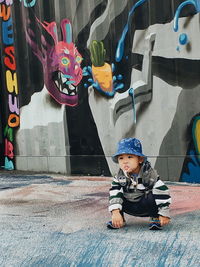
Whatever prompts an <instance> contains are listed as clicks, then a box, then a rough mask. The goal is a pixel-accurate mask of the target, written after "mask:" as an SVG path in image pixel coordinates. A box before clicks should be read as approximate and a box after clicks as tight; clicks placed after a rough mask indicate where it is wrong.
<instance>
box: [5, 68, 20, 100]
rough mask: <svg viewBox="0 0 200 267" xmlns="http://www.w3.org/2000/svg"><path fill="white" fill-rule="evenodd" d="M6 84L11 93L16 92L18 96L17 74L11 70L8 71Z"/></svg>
mask: <svg viewBox="0 0 200 267" xmlns="http://www.w3.org/2000/svg"><path fill="white" fill-rule="evenodd" d="M6 84H7V89H8V91H9V92H10V93H13V92H15V93H16V95H18V86H17V74H16V73H13V74H12V72H11V71H10V70H7V71H6Z"/></svg>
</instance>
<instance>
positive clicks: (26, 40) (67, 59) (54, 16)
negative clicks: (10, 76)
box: [0, 0, 200, 183]
mask: <svg viewBox="0 0 200 267" xmlns="http://www.w3.org/2000/svg"><path fill="white" fill-rule="evenodd" d="M199 7H200V1H199V0H196V1H191V2H190V1H189V2H188V1H181V0H173V1H171V0H159V1H155V0H148V1H147V0H141V1H136V0H135V1H128V0H126V1H120V0H108V1H105V0H94V1H91V0H82V1H72V0H62V1H61V0H59V1H55V0H50V1H48V2H46V1H45V0H40V1H39V0H38V1H34V2H31V4H30V3H29V4H27V3H26V1H18V0H16V1H15V2H14V3H12V4H11V5H10V4H8V3H7V2H6V1H4V2H3V3H1V8H2V10H3V8H6V9H5V10H8V8H11V11H12V13H11V15H10V16H11V18H12V19H13V34H14V37H15V38H14V39H13V42H14V44H15V55H16V62H17V65H16V69H17V75H18V76H17V77H18V87H19V92H18V95H19V108H18V110H20V125H18V128H16V132H15V133H14V140H13V143H12V146H13V149H11V150H12V153H8V152H9V149H8V146H7V143H5V144H4V146H5V147H6V146H7V150H5V151H7V153H6V154H5V153H3V152H2V150H1V154H0V156H1V160H2V158H3V157H5V156H6V157H7V161H8V160H10V161H12V160H13V163H15V168H17V169H22V170H37V171H55V172H62V173H67V174H87V175H113V174H114V173H115V172H116V171H117V169H118V166H117V165H116V164H115V163H113V162H112V160H111V156H112V154H113V153H114V152H115V149H116V144H117V142H118V141H119V140H120V139H121V138H124V137H137V138H139V139H141V141H142V144H143V150H144V153H145V154H146V155H147V156H148V158H149V160H150V161H151V163H152V166H153V167H155V168H156V169H157V170H158V172H159V174H160V175H161V177H163V179H165V180H171V181H185V182H197V183H198V182H200V164H199V152H200V143H199V140H200V127H199V119H200V116H199V103H198V99H199V92H200V90H199V89H200V88H199V84H200V52H199V47H200V41H199V40H200V38H199V36H200V27H199V21H200V18H199V11H200V8H199ZM7 20H8V18H6V16H2V21H1V23H2V27H3V25H4V24H3V23H4V22H5V21H7ZM4 26H5V25H4ZM21 28H23V31H21V30H20V29H21ZM6 29H7V33H9V28H8V27H7V28H6ZM4 40H6V39H5V38H4ZM91 45H93V46H91ZM98 45H99V47H100V46H101V47H103V49H104V51H105V55H104V56H103V54H104V53H102V54H100V53H99V51H101V50H100V49H99V50H98V49H97V50H95V47H97V46H98ZM5 46H6V47H8V46H9V44H8V43H7V44H6V43H5ZM92 51H93V54H92ZM102 51H103V50H102ZM101 56H102V58H101V59H100V57H101ZM11 58H12V56H11V55H10V54H9V59H11ZM94 59H96V60H97V61H98V64H100V65H98V64H97V61H94ZM95 64H97V65H98V67H99V68H97V69H96V70H95V68H94V66H95ZM103 69H104V70H103ZM101 70H103V71H104V74H103V75H102V74H100V71H101ZM5 73H6V72H4V71H3V72H2V75H4V76H5ZM101 76H102V78H101ZM99 77H100V78H99ZM4 82H5V81H4ZM4 85H5V90H6V82H5V83H4ZM10 91H11V90H10ZM13 93H14V92H13ZM14 96H16V94H14V95H13V97H14ZM0 97H1V98H2V99H4V102H5V103H7V102H6V101H8V100H7V99H8V95H7V94H3V95H2V96H1V95H0ZM0 111H1V110H0ZM1 112H2V113H5V115H4V116H3V115H2V120H1V126H2V127H1V128H2V134H1V136H2V137H3V138H1V139H2V140H3V139H5V137H6V136H3V129H5V128H6V126H7V118H8V117H9V112H8V111H6V109H5V111H4V110H3V111H1ZM16 112H17V109H16ZM16 112H15V111H14V113H16ZM9 127H10V126H9ZM1 139H0V140H1ZM10 148H12V147H11V145H10ZM3 149H4V148H3ZM13 155H14V156H13ZM9 156H13V157H12V158H11V157H9ZM5 166H6V164H5ZM13 167H14V164H13Z"/></svg>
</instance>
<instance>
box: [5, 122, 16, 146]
mask: <svg viewBox="0 0 200 267" xmlns="http://www.w3.org/2000/svg"><path fill="white" fill-rule="evenodd" d="M4 136H5V137H7V138H8V139H9V140H10V141H11V142H13V140H14V138H13V129H12V128H9V127H8V125H6V128H5V129H4Z"/></svg>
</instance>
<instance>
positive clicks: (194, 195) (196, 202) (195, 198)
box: [169, 185, 200, 216]
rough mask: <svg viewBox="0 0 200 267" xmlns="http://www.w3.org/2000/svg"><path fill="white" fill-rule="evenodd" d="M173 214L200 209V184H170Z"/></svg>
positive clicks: (171, 210)
mask: <svg viewBox="0 0 200 267" xmlns="http://www.w3.org/2000/svg"><path fill="white" fill-rule="evenodd" d="M169 188H170V194H171V197H172V204H171V205H170V213H171V215H172V216H174V215H178V214H183V213H188V212H192V211H195V210H200V186H178V185H176V186H169Z"/></svg>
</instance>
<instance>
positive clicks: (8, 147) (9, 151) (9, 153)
mask: <svg viewBox="0 0 200 267" xmlns="http://www.w3.org/2000/svg"><path fill="white" fill-rule="evenodd" d="M5 156H8V157H9V158H11V159H13V158H14V153H13V144H12V143H11V142H10V141H8V140H7V139H5Z"/></svg>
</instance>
